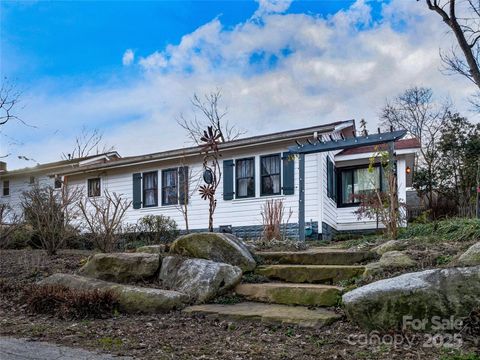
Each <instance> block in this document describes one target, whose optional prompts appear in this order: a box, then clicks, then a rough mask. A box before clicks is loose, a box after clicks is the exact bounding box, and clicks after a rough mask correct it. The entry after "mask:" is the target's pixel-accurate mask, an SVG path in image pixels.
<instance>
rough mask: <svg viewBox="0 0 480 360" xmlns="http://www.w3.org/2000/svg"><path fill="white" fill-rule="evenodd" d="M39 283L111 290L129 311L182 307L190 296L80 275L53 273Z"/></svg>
mask: <svg viewBox="0 0 480 360" xmlns="http://www.w3.org/2000/svg"><path fill="white" fill-rule="evenodd" d="M38 284H39V285H62V286H65V287H68V288H71V289H79V290H104V291H106V290H111V291H113V292H114V293H116V294H117V296H118V301H119V304H120V309H121V310H122V311H125V312H129V313H156V312H166V311H170V310H174V309H181V308H183V307H184V306H185V304H186V303H187V301H188V297H187V295H185V294H182V293H181V292H178V291H171V290H161V289H152V288H145V287H139V286H131V285H123V284H116V283H112V282H107V281H103V280H98V279H92V278H88V277H84V276H79V275H71V274H53V275H51V276H49V277H48V278H45V279H43V280H42V281H40V282H39V283H38Z"/></svg>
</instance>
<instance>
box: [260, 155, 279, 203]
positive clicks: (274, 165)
mask: <svg viewBox="0 0 480 360" xmlns="http://www.w3.org/2000/svg"><path fill="white" fill-rule="evenodd" d="M260 168H261V192H260V195H278V194H280V172H281V170H280V154H277V155H268V156H262V157H261V158H260Z"/></svg>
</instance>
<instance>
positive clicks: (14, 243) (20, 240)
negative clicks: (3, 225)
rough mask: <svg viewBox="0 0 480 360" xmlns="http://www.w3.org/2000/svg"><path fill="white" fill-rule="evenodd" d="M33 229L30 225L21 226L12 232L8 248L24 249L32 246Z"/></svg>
mask: <svg viewBox="0 0 480 360" xmlns="http://www.w3.org/2000/svg"><path fill="white" fill-rule="evenodd" d="M32 236H33V231H32V230H31V228H29V227H28V226H20V227H19V228H18V229H16V230H15V231H13V232H12V233H11V234H10V239H9V240H8V245H7V247H6V248H7V249H14V250H18V249H24V248H26V247H28V246H30V243H31V241H32Z"/></svg>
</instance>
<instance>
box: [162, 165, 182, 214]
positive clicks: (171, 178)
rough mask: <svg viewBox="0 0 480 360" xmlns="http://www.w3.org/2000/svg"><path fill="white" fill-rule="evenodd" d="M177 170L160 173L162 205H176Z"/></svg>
mask: <svg viewBox="0 0 480 360" xmlns="http://www.w3.org/2000/svg"><path fill="white" fill-rule="evenodd" d="M177 181H178V172H177V169H170V170H163V171H162V205H176V204H178V186H177Z"/></svg>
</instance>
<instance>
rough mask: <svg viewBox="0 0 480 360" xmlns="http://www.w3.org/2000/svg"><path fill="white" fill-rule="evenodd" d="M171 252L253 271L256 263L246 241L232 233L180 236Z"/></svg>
mask: <svg viewBox="0 0 480 360" xmlns="http://www.w3.org/2000/svg"><path fill="white" fill-rule="evenodd" d="M170 252H171V253H173V254H178V255H182V256H186V257H191V258H200V259H207V260H212V261H216V262H222V263H227V264H231V265H235V266H238V267H240V268H241V269H242V270H243V271H252V270H253V269H255V266H256V263H255V260H254V259H253V256H252V254H251V253H250V251H249V250H248V248H247V246H246V245H245V243H244V242H243V241H242V240H240V239H239V238H237V237H236V236H234V235H231V234H223V233H193V234H188V235H184V236H180V237H179V238H177V240H175V241H174V242H173V244H172V246H171V247H170Z"/></svg>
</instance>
